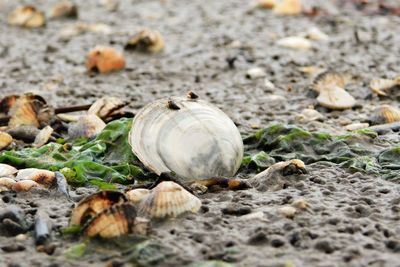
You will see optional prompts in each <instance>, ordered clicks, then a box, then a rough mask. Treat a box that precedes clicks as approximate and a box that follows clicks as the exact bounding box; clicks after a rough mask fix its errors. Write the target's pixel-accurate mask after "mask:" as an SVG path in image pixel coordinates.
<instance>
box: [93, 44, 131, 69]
mask: <svg viewBox="0 0 400 267" xmlns="http://www.w3.org/2000/svg"><path fill="white" fill-rule="evenodd" d="M86 68H87V69H88V70H89V71H93V70H97V71H99V72H100V73H108V72H112V71H118V70H121V69H123V68H125V59H124V56H123V55H122V54H121V53H119V52H118V51H117V50H116V49H115V48H112V47H108V46H96V47H95V48H93V49H92V50H90V51H89V53H88V54H87V57H86Z"/></svg>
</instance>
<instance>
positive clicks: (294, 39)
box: [276, 36, 312, 50]
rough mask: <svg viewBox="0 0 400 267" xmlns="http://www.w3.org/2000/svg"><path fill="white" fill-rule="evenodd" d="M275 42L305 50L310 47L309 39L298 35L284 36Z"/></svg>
mask: <svg viewBox="0 0 400 267" xmlns="http://www.w3.org/2000/svg"><path fill="white" fill-rule="evenodd" d="M276 44H277V45H279V46H282V47H286V48H290V49H296V50H307V49H310V48H311V47H312V43H311V42H310V41H309V40H307V39H305V38H303V37H300V36H290V37H285V38H282V39H280V40H278V41H277V42H276Z"/></svg>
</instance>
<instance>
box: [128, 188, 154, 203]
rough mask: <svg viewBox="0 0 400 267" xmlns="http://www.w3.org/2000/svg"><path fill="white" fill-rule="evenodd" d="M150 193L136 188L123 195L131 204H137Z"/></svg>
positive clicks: (147, 190)
mask: <svg viewBox="0 0 400 267" xmlns="http://www.w3.org/2000/svg"><path fill="white" fill-rule="evenodd" d="M150 192H151V191H150V190H149V189H145V188H138V189H133V190H129V191H128V192H126V193H125V195H126V197H127V198H128V200H129V201H131V202H133V203H139V202H140V201H141V200H142V199H143V198H144V197H146V196H147V195H148V194H150Z"/></svg>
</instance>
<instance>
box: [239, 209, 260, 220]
mask: <svg viewBox="0 0 400 267" xmlns="http://www.w3.org/2000/svg"><path fill="white" fill-rule="evenodd" d="M264 218H265V215H264V212H262V211H257V212H253V213H249V214H246V215H243V216H241V217H240V219H241V220H244V221H245V220H261V219H264Z"/></svg>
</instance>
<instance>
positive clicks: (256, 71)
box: [246, 68, 267, 79]
mask: <svg viewBox="0 0 400 267" xmlns="http://www.w3.org/2000/svg"><path fill="white" fill-rule="evenodd" d="M265 76H267V74H266V73H265V70H264V69H262V68H251V69H249V70H248V71H247V72H246V77H247V78H249V79H257V78H263V77H265Z"/></svg>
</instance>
